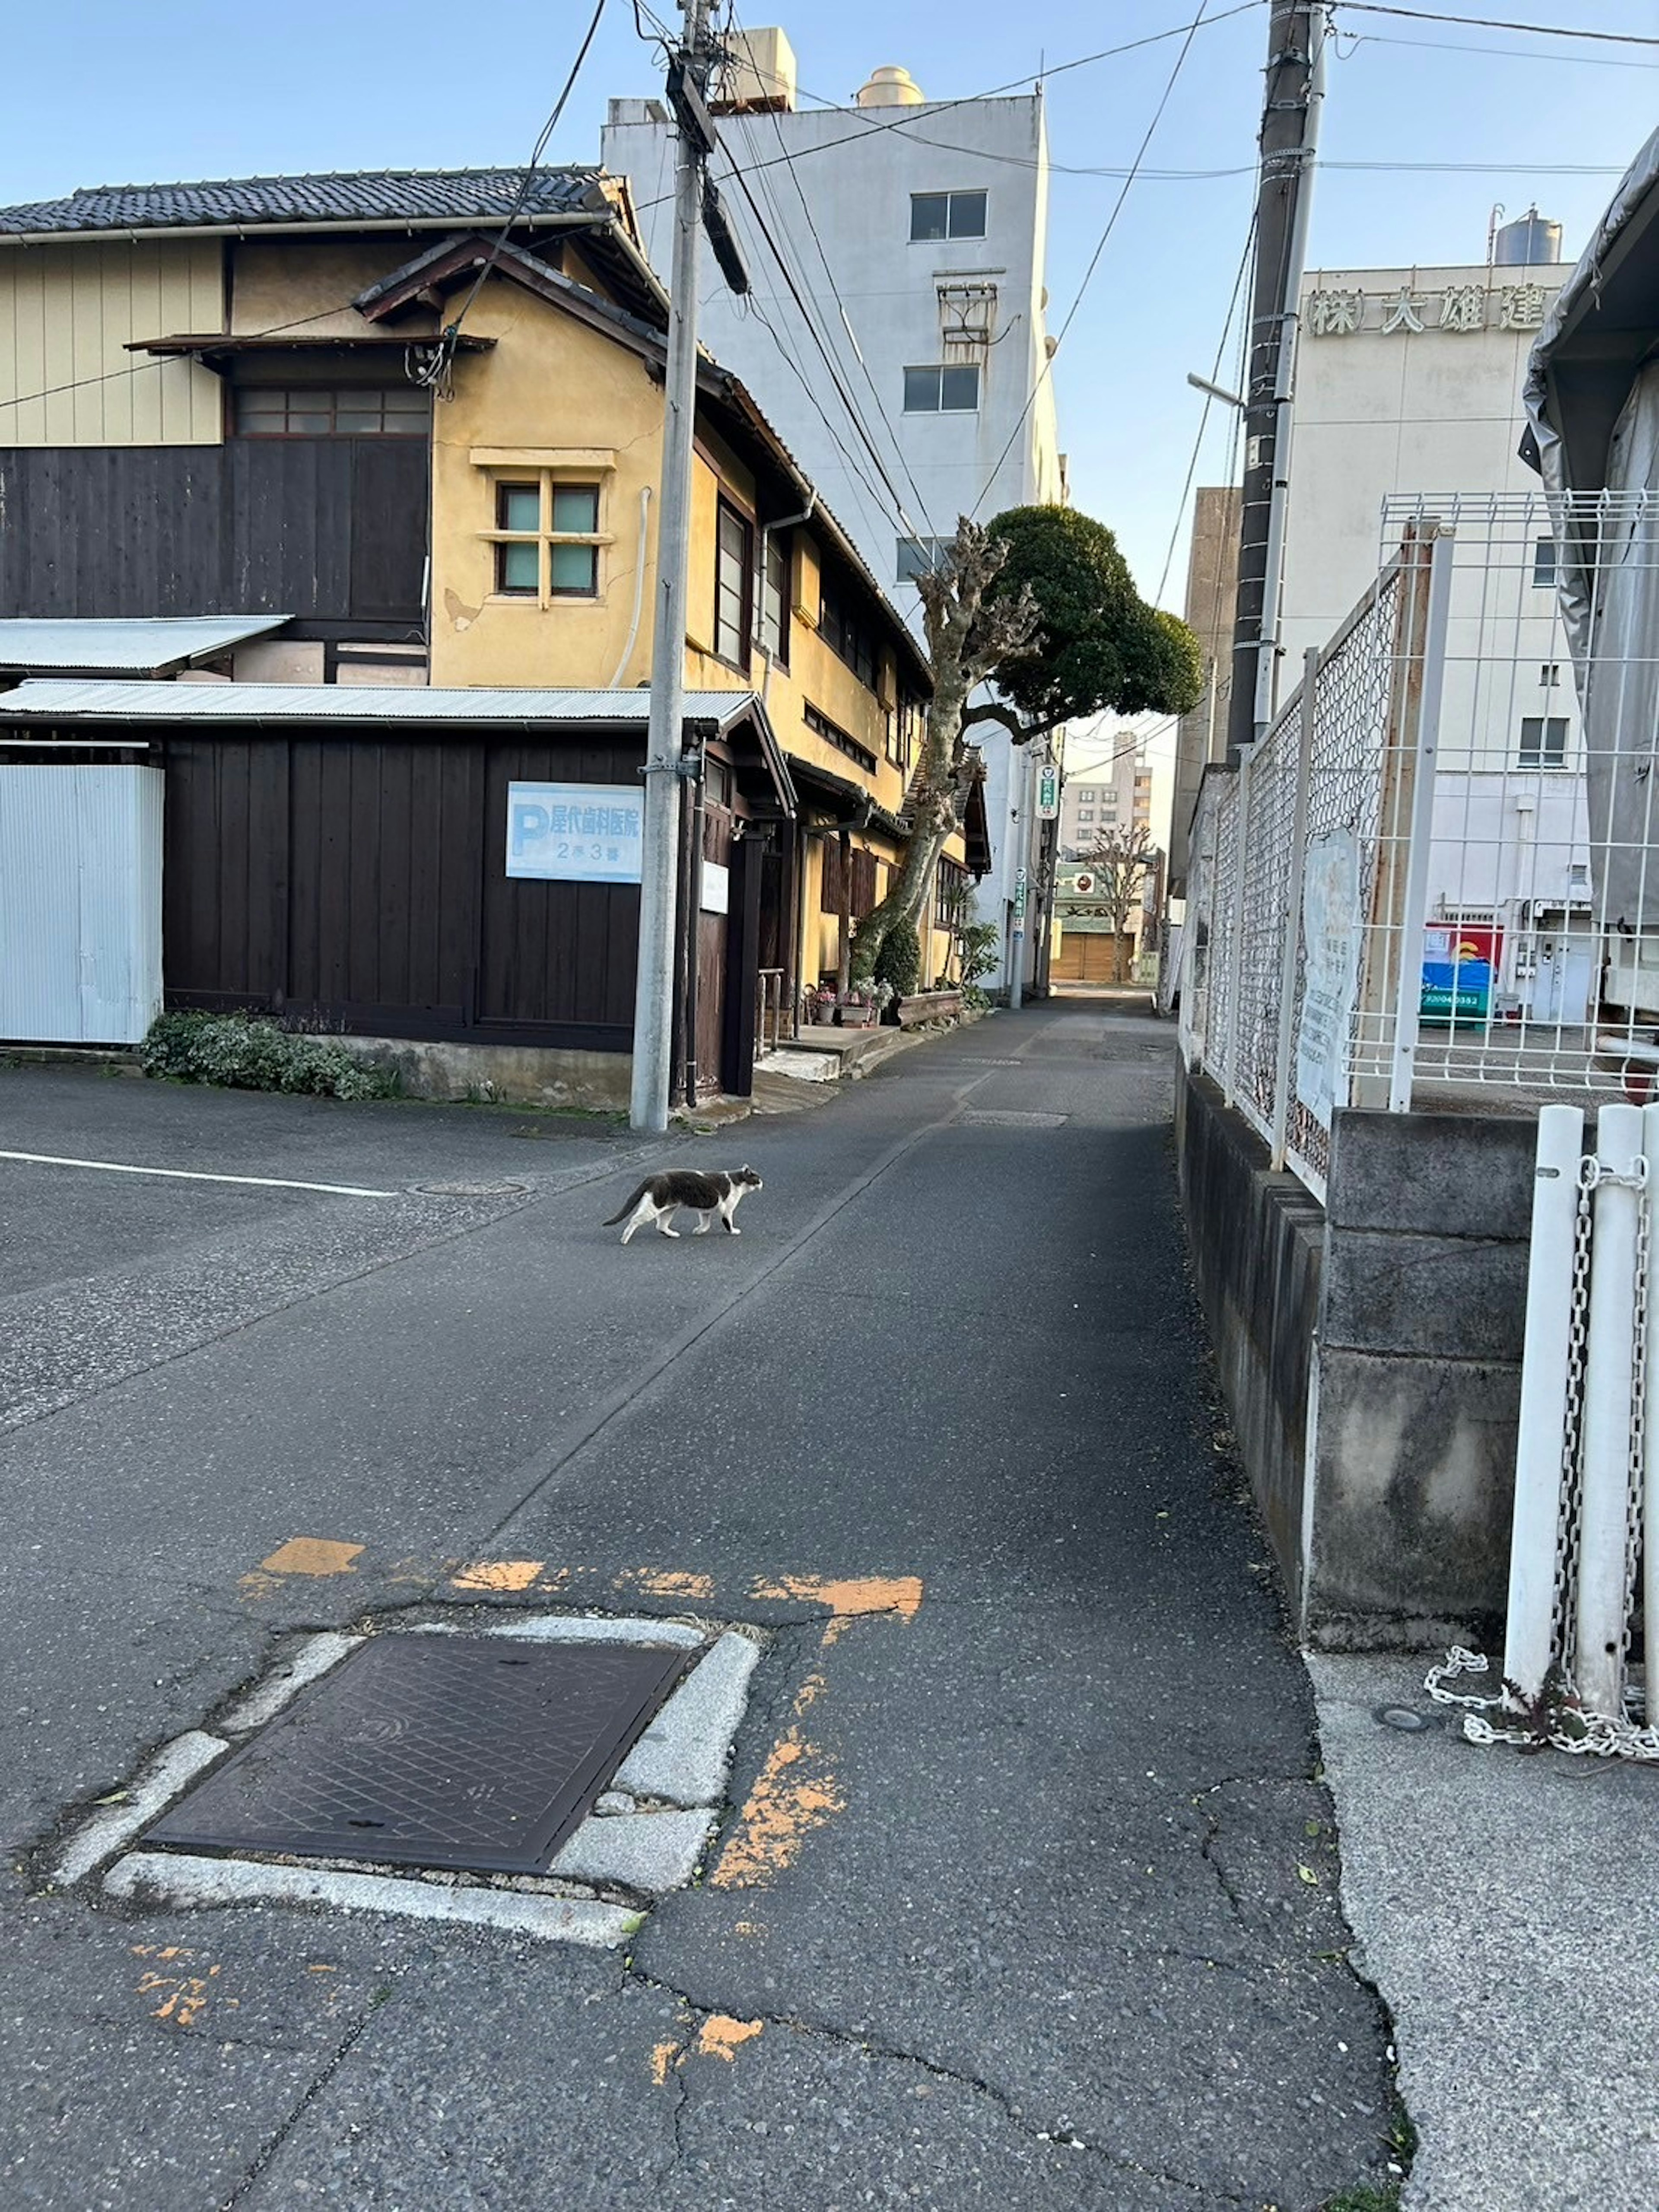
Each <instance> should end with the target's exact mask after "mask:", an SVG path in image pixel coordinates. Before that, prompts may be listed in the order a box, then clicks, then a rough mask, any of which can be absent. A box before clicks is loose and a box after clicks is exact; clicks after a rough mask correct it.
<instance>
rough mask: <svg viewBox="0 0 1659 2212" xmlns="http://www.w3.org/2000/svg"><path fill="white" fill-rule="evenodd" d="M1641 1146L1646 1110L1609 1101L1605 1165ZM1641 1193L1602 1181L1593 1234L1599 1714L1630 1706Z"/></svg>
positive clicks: (1581, 1556) (1588, 1614)
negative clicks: (1627, 1650)
mask: <svg viewBox="0 0 1659 2212" xmlns="http://www.w3.org/2000/svg"><path fill="white" fill-rule="evenodd" d="M1641 1150H1642V1109H1641V1108H1640V1107H1639V1106H1616V1105H1611V1104H1609V1105H1606V1106H1603V1107H1602V1109H1601V1113H1600V1114H1599V1115H1598V1116H1597V1118H1596V1127H1595V1157H1596V1160H1597V1162H1598V1164H1600V1165H1601V1168H1602V1169H1603V1170H1609V1171H1611V1172H1612V1173H1613V1174H1614V1175H1620V1176H1628V1175H1629V1173H1630V1171H1631V1166H1632V1162H1633V1161H1634V1160H1635V1159H1636V1158H1637V1156H1638V1154H1639V1153H1640V1152H1641ZM1640 1195H1641V1194H1638V1192H1637V1191H1636V1190H1635V1189H1634V1188H1632V1186H1631V1185H1630V1184H1629V1183H1627V1182H1626V1183H1621V1182H1599V1183H1598V1184H1597V1185H1596V1188H1595V1199H1594V1200H1593V1204H1594V1206H1595V1228H1594V1233H1593V1235H1592V1237H1591V1240H1590V1291H1589V1339H1588V1342H1587V1345H1586V1347H1585V1353H1584V1469H1583V1510H1582V1517H1581V1519H1580V1522H1579V1528H1578V1665H1577V1677H1578V1679H1577V1690H1578V1693H1579V1695H1580V1696H1581V1697H1582V1698H1583V1701H1584V1703H1585V1705H1587V1706H1588V1707H1589V1710H1590V1711H1592V1712H1597V1713H1608V1714H1617V1713H1618V1712H1619V1711H1620V1699H1621V1698H1622V1695H1623V1692H1624V1636H1625V1596H1626V1592H1625V1535H1626V1513H1627V1511H1628V1503H1629V1494H1630V1447H1631V1433H1630V1416H1631V1391H1632V1385H1633V1383H1634V1381H1635V1366H1636V1339H1635V1330H1634V1328H1633V1325H1632V1324H1633V1316H1632V1310H1631V1304H1632V1290H1633V1289H1634V1286H1635V1282H1636V1229H1637V1207H1638V1202H1639V1198H1640Z"/></svg>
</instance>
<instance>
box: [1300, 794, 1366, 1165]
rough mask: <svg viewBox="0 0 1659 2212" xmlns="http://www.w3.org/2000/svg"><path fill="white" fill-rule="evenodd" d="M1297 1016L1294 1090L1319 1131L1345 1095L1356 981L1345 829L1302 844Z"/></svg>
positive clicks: (1349, 835) (1353, 888) (1351, 845)
mask: <svg viewBox="0 0 1659 2212" xmlns="http://www.w3.org/2000/svg"><path fill="white" fill-rule="evenodd" d="M1302 944H1303V957H1304V969H1303V981H1302V1020H1301V1024H1300V1027H1299V1029H1298V1031H1297V1041H1296V1095H1297V1097H1298V1098H1299V1099H1300V1100H1301V1102H1302V1103H1303V1104H1304V1106H1305V1107H1306V1108H1307V1109H1308V1111H1309V1112H1310V1114H1311V1115H1313V1117H1314V1119H1315V1120H1316V1121H1317V1122H1318V1123H1319V1124H1320V1126H1321V1127H1322V1128H1326V1129H1328V1128H1329V1127H1330V1126H1331V1115H1332V1112H1333V1110H1334V1107H1335V1106H1336V1104H1337V1103H1338V1102H1339V1100H1340V1101H1343V1102H1346V1097H1347V1082H1346V1069H1345V1068H1344V1066H1343V1061H1344V1060H1345V1059H1346V1054H1347V1044H1348V1030H1349V1026H1350V1024H1351V1023H1352V1019H1353V1007H1354V993H1355V991H1356V989H1357V987H1358V981H1359V848H1358V844H1357V842H1356V841H1355V838H1354V834H1353V831H1352V829H1333V830H1332V831H1331V832H1330V834H1329V835H1328V836H1324V837H1315V838H1314V839H1312V840H1311V841H1310V844H1309V846H1308V858H1307V866H1306V872H1305V873H1304V877H1303V879H1302Z"/></svg>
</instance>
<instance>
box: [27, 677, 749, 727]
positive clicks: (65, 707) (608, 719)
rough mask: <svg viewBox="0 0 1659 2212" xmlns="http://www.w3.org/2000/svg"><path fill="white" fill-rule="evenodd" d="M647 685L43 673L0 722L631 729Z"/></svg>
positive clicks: (704, 696)
mask: <svg viewBox="0 0 1659 2212" xmlns="http://www.w3.org/2000/svg"><path fill="white" fill-rule="evenodd" d="M758 705H759V702H758V701H757V699H756V697H755V695H754V693H753V692H752V691H688V692H687V693H686V695H685V718H686V720H688V721H692V722H696V721H708V722H714V723H716V724H719V725H720V726H724V725H725V724H726V723H727V722H729V721H732V720H734V719H735V718H736V717H737V716H738V714H741V713H742V712H743V711H744V708H749V707H756V708H758ZM650 711H651V695H650V693H649V692H648V691H532V690H493V689H486V688H484V687H483V686H479V687H478V688H477V689H475V690H465V691H463V690H435V689H428V688H425V687H417V686H416V685H414V684H407V685H405V684H97V683H78V684H77V683H71V682H64V681H54V680H50V679H42V680H40V681H39V682H35V683H32V684H19V685H18V687H17V689H16V690H15V691H7V692H3V693H0V720H4V721H13V720H27V721H31V722H41V721H58V722H71V721H83V722H186V721H191V722H460V723H466V722H600V723H614V724H621V725H623V726H633V725H635V724H639V723H643V722H644V721H645V720H646V718H647V715H648V714H649V713H650Z"/></svg>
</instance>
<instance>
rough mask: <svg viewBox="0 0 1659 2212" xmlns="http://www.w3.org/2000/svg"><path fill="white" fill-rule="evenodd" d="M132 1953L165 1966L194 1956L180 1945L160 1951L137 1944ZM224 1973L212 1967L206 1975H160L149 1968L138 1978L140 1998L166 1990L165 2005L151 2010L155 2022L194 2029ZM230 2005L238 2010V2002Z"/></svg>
mask: <svg viewBox="0 0 1659 2212" xmlns="http://www.w3.org/2000/svg"><path fill="white" fill-rule="evenodd" d="M132 1952H133V1956H134V1957H135V1958H138V1959H159V1960H161V1962H162V1964H163V1965H170V1964H171V1963H172V1962H173V1960H175V1959H188V1958H191V1957H192V1956H193V1955H194V1954H192V1953H191V1952H190V1951H187V1950H185V1949H184V1948H183V1947H182V1946H181V1945H179V1944H177V1943H169V1944H167V1945H165V1946H163V1947H161V1948H157V1947H156V1946H155V1945H153V1944H149V1943H135V1944H134V1945H133V1946H132ZM223 1971H224V1970H223V1968H222V1967H220V1966H210V1967H209V1968H208V1970H207V1972H206V1973H205V1974H158V1973H157V1972H155V1968H154V1967H153V1966H152V1967H147V1968H146V1969H145V1971H144V1972H143V1973H142V1974H140V1975H139V1977H138V1995H139V1996H141V1997H149V1996H158V1995H160V1994H161V1991H163V1990H165V1991H166V1993H167V1994H166V1995H165V1996H162V1998H161V2003H160V2004H159V2005H155V2006H154V2007H152V2008H151V2012H150V2017H151V2019H152V2020H165V2021H169V2022H170V2023H171V2024H172V2025H173V2027H195V2025H196V2023H197V2020H198V2019H199V2018H200V2017H201V2015H202V2013H203V2011H204V2008H206V2005H207V2002H208V1999H209V1998H210V1996H213V1995H214V1994H216V1992H215V1990H214V1988H213V1984H214V1983H215V1982H216V1980H217V1979H218V1978H219V1976H220V1974H221V1973H222V1972H223ZM226 2002H228V2004H230V2005H232V2006H233V2007H234V2005H235V2004H236V2002H237V2000H236V1999H235V1998H234V1997H231V1998H228V1999H227V2001H226Z"/></svg>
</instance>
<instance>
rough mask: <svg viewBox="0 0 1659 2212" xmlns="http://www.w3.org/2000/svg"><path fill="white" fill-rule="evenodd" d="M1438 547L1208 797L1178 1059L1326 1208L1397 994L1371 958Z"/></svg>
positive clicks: (1325, 659) (1193, 874)
mask: <svg viewBox="0 0 1659 2212" xmlns="http://www.w3.org/2000/svg"><path fill="white" fill-rule="evenodd" d="M1434 544H1435V541H1434V539H1433V538H1431V537H1430V536H1427V535H1424V536H1419V535H1418V534H1417V533H1415V532H1413V534H1412V535H1411V537H1409V538H1407V542H1406V543H1405V544H1404V545H1403V547H1402V549H1401V553H1400V555H1399V556H1398V557H1397V558H1395V560H1393V561H1391V562H1389V563H1388V564H1387V566H1386V567H1385V568H1383V572H1382V574H1380V575H1379V577H1378V579H1377V580H1376V584H1375V585H1374V586H1373V587H1372V588H1371V590H1370V592H1367V593H1366V595H1365V597H1364V599H1363V600H1362V601H1361V602H1360V604H1359V605H1358V607H1357V608H1356V609H1355V610H1354V611H1353V613H1352V615H1351V616H1350V617H1349V618H1348V620H1347V621H1346V623H1344V624H1343V626H1342V628H1341V629H1340V630H1339V631H1338V632H1337V634H1336V635H1335V636H1334V638H1333V639H1331V641H1330V642H1329V643H1328V645H1327V646H1326V647H1325V648H1324V650H1323V651H1322V652H1321V653H1310V654H1309V655H1308V657H1307V662H1306V665H1305V666H1304V675H1303V682H1302V684H1301V685H1300V686H1299V687H1298V688H1297V690H1296V691H1295V692H1294V693H1293V695H1292V696H1291V698H1290V700H1289V701H1288V702H1286V704H1285V707H1284V708H1283V709H1282V710H1281V711H1280V713H1279V715H1278V716H1277V717H1276V719H1275V720H1274V721H1273V724H1272V725H1271V726H1270V727H1269V728H1268V729H1267V732H1265V733H1264V735H1263V736H1262V737H1261V739H1260V740H1259V741H1258V742H1257V744H1255V745H1254V746H1253V747H1252V748H1251V749H1250V750H1249V753H1248V754H1247V755H1246V757H1245V758H1244V759H1243V762H1242V763H1240V765H1239V767H1238V768H1237V769H1236V770H1231V769H1212V770H1210V771H1209V773H1208V774H1207V775H1206V779H1205V782H1204V786H1203V788H1202V790H1201V792H1200V798H1199V806H1198V812H1197V815H1196V817H1195V819H1194V830H1193V839H1192V847H1191V851H1192V860H1191V862H1190V866H1189V874H1188V899H1187V918H1186V923H1185V927H1184V930H1183V946H1184V951H1185V955H1186V965H1185V978H1186V980H1185V982H1184V984H1183V989H1182V1043H1183V1049H1184V1051H1185V1054H1186V1057H1187V1060H1188V1065H1189V1066H1201V1067H1203V1068H1204V1069H1206V1071H1207V1072H1208V1073H1209V1074H1210V1075H1211V1076H1212V1078H1213V1079H1214V1080H1215V1081H1216V1082H1217V1083H1218V1084H1219V1085H1220V1086H1221V1088H1222V1091H1223V1092H1224V1094H1225V1097H1226V1098H1227V1100H1228V1103H1230V1104H1232V1105H1235V1106H1237V1109H1238V1110H1239V1111H1240V1113H1242V1114H1243V1115H1244V1117H1245V1119H1246V1120H1247V1121H1249V1122H1250V1123H1251V1124H1252V1126H1253V1127H1255V1129H1257V1130H1258V1131H1259V1132H1260V1133H1261V1136H1262V1137H1263V1138H1265V1139H1267V1143H1268V1145H1269V1146H1270V1147H1271V1148H1272V1152H1273V1164H1274V1166H1275V1167H1283V1166H1287V1165H1288V1166H1290V1167H1291V1168H1292V1169H1293V1170H1295V1171H1296V1173H1297V1175H1299V1176H1301V1177H1302V1179H1303V1180H1304V1182H1306V1183H1307V1184H1308V1186H1309V1188H1310V1189H1311V1190H1313V1191H1314V1192H1315V1193H1316V1194H1317V1195H1319V1196H1320V1197H1323V1195H1324V1190H1325V1178H1326V1173H1327V1170H1328V1164H1329V1154H1330V1128H1331V1116H1332V1114H1333V1112H1334V1109H1335V1108H1336V1107H1337V1106H1338V1105H1340V1104H1345V1103H1347V1101H1348V1098H1349V1095H1350V1078H1351V1072H1352V1066H1353V1062H1354V1054H1355V1048H1356V1041H1357V1038H1358V1035H1359V1034H1360V1031H1361V1030H1362V1027H1363V1025H1364V1021H1365V1019H1366V1018H1367V1014H1368V1011H1369V1010H1370V1007H1371V1005H1372V1001H1373V1000H1377V1001H1379V1003H1380V1000H1381V997H1382V994H1383V992H1384V991H1385V989H1386V987H1387V979H1386V978H1385V977H1384V976H1383V975H1379V974H1377V973H1376V972H1375V963H1374V961H1372V960H1371V959H1370V958H1368V950H1375V949H1376V948H1377V947H1378V945H1380V944H1381V943H1382V942H1383V940H1379V939H1376V933H1375V932H1374V931H1372V930H1371V929H1369V928H1368V927H1367V924H1368V921H1370V920H1371V919H1372V918H1374V916H1375V915H1376V911H1377V902H1378V900H1379V897H1380V898H1382V899H1383V901H1384V902H1386V901H1388V900H1389V899H1392V898H1393V897H1395V894H1396V890H1397V889H1399V888H1403V887H1396V886H1395V885H1394V884H1392V882H1389V883H1383V882H1382V881H1381V880H1380V869H1379V863H1380V860H1381V857H1382V852H1383V841H1382V839H1381V838H1380V836H1379V826H1380V823H1381V822H1382V820H1383V815H1384V812H1385V810H1389V809H1392V811H1395V812H1397V811H1398V808H1399V805H1400V804H1401V799H1402V798H1404V797H1406V796H1407V795H1408V794H1407V786H1408V785H1409V782H1410V777H1409V775H1407V774H1406V773H1405V771H1404V769H1403V768H1401V767H1400V766H1399V765H1398V764H1396V766H1395V772H1394V773H1393V774H1392V775H1391V774H1390V762H1391V760H1395V758H1396V757H1398V761H1403V760H1404V759H1405V758H1407V757H1410V758H1412V759H1413V760H1414V758H1415V748H1416V744H1417V741H1418V737H1419V731H1418V729H1417V726H1416V724H1415V722H1414V721H1413V719H1412V718H1413V714H1414V712H1415V710H1416V706H1417V702H1419V700H1420V696H1421V693H1422V689H1423V675H1424V668H1425V659H1426V657H1427V653H1428V647H1429V645H1430V642H1431V640H1430V632H1429V623H1428V615H1429V602H1430V595H1431V576H1432V573H1433V571H1434V568H1435V563H1436V560H1437V557H1438V558H1439V559H1441V560H1442V561H1443V556H1436V555H1435V552H1434Z"/></svg>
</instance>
